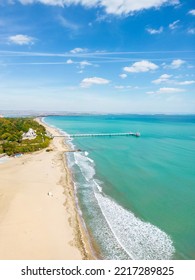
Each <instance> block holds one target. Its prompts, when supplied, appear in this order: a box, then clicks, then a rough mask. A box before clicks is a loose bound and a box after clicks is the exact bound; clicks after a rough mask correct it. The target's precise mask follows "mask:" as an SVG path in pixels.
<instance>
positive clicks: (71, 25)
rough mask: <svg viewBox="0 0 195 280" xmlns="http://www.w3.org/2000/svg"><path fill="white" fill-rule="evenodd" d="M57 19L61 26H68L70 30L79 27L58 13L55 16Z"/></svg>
mask: <svg viewBox="0 0 195 280" xmlns="http://www.w3.org/2000/svg"><path fill="white" fill-rule="evenodd" d="M57 20H58V21H59V23H60V24H61V25H62V26H63V27H65V28H68V29H70V30H72V31H77V30H78V29H79V28H80V26H79V25H78V24H75V23H74V22H71V21H70V20H67V19H66V18H64V17H62V16H61V15H59V16H58V17H57Z"/></svg>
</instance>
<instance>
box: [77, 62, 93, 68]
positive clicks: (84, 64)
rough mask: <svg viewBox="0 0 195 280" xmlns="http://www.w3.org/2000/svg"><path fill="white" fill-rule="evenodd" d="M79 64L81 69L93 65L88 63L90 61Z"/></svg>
mask: <svg viewBox="0 0 195 280" xmlns="http://www.w3.org/2000/svg"><path fill="white" fill-rule="evenodd" d="M79 64H80V67H81V68H85V66H90V65H92V64H91V63H90V62H88V61H86V60H84V61H81V62H79Z"/></svg>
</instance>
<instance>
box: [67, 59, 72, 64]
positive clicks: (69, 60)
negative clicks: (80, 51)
mask: <svg viewBox="0 0 195 280" xmlns="http://www.w3.org/2000/svg"><path fill="white" fill-rule="evenodd" d="M73 63H74V61H73V60H72V59H68V60H67V61H66V64H73Z"/></svg>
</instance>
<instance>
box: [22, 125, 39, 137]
mask: <svg viewBox="0 0 195 280" xmlns="http://www.w3.org/2000/svg"><path fill="white" fill-rule="evenodd" d="M36 137H37V134H36V132H35V130H33V129H32V128H29V130H28V132H26V133H23V135H22V138H23V139H35V138H36Z"/></svg>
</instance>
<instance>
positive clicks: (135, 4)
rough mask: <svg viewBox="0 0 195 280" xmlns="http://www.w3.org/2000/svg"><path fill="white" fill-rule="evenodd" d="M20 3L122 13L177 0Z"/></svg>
mask: <svg viewBox="0 0 195 280" xmlns="http://www.w3.org/2000/svg"><path fill="white" fill-rule="evenodd" d="M19 1H20V2H21V3H22V4H32V3H37V2H39V3H42V4H45V5H53V6H61V7H64V6H69V5H78V4H81V5H83V6H85V7H103V8H105V11H106V13H108V14H115V15H122V14H124V15H125V14H130V13H133V12H137V11H141V10H144V9H151V8H160V7H161V6H163V5H177V4H179V0H147V1H146V0H140V1H137V0H131V1H130V0H19Z"/></svg>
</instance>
